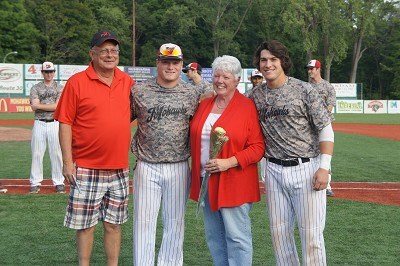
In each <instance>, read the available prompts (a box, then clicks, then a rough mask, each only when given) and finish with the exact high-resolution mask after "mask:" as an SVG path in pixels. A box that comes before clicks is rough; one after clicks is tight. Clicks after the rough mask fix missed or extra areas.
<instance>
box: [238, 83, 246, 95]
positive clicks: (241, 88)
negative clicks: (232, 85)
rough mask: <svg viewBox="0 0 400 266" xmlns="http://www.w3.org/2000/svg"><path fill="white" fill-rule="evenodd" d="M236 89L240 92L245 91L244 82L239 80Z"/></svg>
mask: <svg viewBox="0 0 400 266" xmlns="http://www.w3.org/2000/svg"><path fill="white" fill-rule="evenodd" d="M237 89H238V91H239V92H240V93H245V92H246V83H243V82H240V83H239V84H238V86H237Z"/></svg>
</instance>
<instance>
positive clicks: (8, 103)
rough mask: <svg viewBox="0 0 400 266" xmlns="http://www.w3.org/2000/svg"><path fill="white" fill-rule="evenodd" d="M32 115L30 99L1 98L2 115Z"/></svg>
mask: <svg viewBox="0 0 400 266" xmlns="http://www.w3.org/2000/svg"><path fill="white" fill-rule="evenodd" d="M7 112H9V113H31V112H33V111H32V108H31V104H30V102H29V98H0V113H7Z"/></svg>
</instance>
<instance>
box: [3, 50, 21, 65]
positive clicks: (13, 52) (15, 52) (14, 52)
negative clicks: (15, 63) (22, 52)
mask: <svg viewBox="0 0 400 266" xmlns="http://www.w3.org/2000/svg"><path fill="white" fill-rule="evenodd" d="M10 54H18V52H17V51H12V52H9V53H8V54H6V55H5V56H4V58H3V63H5V62H6V58H7V56H9V55H10Z"/></svg>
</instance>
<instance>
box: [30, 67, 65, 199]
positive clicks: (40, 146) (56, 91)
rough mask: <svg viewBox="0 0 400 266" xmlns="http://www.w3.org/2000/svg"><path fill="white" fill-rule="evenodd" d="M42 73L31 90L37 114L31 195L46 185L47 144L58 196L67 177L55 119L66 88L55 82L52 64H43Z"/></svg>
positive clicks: (33, 107) (32, 142)
mask: <svg viewBox="0 0 400 266" xmlns="http://www.w3.org/2000/svg"><path fill="white" fill-rule="evenodd" d="M41 71H42V75H43V81H42V82H39V83H38V84H36V85H35V86H33V87H32V89H31V92H30V96H29V100H30V102H31V107H32V110H33V111H35V122H34V124H33V129H32V141H31V149H32V166H31V174H30V184H31V189H30V191H29V193H38V192H39V191H40V186H41V182H42V181H43V156H44V153H45V151H46V146H47V144H48V147H49V155H50V161H51V178H52V180H53V185H54V186H55V188H56V192H58V193H65V187H64V176H63V175H62V155H61V148H60V142H59V140H58V121H56V120H54V118H53V114H54V110H55V109H56V107H57V103H58V100H59V99H60V96H61V92H62V90H63V86H62V85H60V84H58V83H57V82H55V81H54V73H55V71H56V69H55V68H54V64H53V63H52V62H44V63H43V64H42V70H41Z"/></svg>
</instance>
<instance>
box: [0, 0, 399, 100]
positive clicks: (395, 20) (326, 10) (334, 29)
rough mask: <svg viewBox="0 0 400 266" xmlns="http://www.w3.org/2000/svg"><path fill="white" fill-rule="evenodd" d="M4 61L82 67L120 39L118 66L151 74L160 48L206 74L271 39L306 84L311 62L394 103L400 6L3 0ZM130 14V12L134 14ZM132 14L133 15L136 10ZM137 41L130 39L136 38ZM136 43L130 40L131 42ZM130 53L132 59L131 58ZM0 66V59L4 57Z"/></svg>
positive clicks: (330, 76)
mask: <svg viewBox="0 0 400 266" xmlns="http://www.w3.org/2000/svg"><path fill="white" fill-rule="evenodd" d="M0 3H1V6H2V8H1V10H0V21H1V23H0V31H1V35H0V56H4V55H6V54H7V53H9V52H11V51H17V52H18V54H14V55H12V56H10V57H8V58H7V62H9V63H11V62H12V63H41V62H43V61H45V60H49V61H52V62H54V63H56V64H88V62H89V56H88V50H89V43H90V40H91V37H92V35H93V33H94V32H96V31H98V30H100V29H109V30H111V31H114V32H115V33H117V34H118V36H119V37H120V39H121V47H120V49H121V54H120V65H125V66H131V65H133V64H135V65H136V66H154V65H155V59H156V52H157V49H158V48H159V47H160V45H161V44H163V43H167V42H172V43H176V44H178V45H179V46H181V48H182V50H183V53H184V58H185V64H187V63H190V62H192V61H197V62H199V63H200V64H201V65H202V66H203V67H210V65H211V63H212V61H213V60H214V58H215V57H216V56H219V55H223V54H229V55H233V56H236V57H237V58H239V60H240V61H241V63H242V67H244V68H252V67H254V65H253V63H252V59H253V55H254V51H255V49H256V48H257V46H258V45H259V44H260V43H261V42H262V41H265V40H270V39H276V40H279V41H281V42H283V43H284V44H285V45H286V46H287V47H288V49H289V51H290V55H291V58H292V60H293V63H294V68H293V69H292V73H291V75H292V76H294V77H297V78H299V79H302V80H307V72H306V71H305V69H304V66H305V65H306V63H307V62H308V60H310V59H318V60H320V61H321V63H322V64H323V76H324V78H325V79H327V80H329V81H330V82H335V83H346V82H351V83H362V84H363V90H364V92H363V95H364V99H400V76H399V75H398V74H399V73H400V61H399V58H400V56H399V55H400V49H399V46H400V6H399V2H398V1H387V0H219V1H216V0H202V1H198V0H161V1H160V0H129V1H128V0H114V1H108V0H107V1H106V0H68V1H65V0H0ZM133 7H135V8H133ZM133 10H134V11H135V12H133ZM133 33H134V34H133ZM132 36H135V41H133V37H132ZM133 48H135V49H134V52H133ZM0 58H1V57H0Z"/></svg>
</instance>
